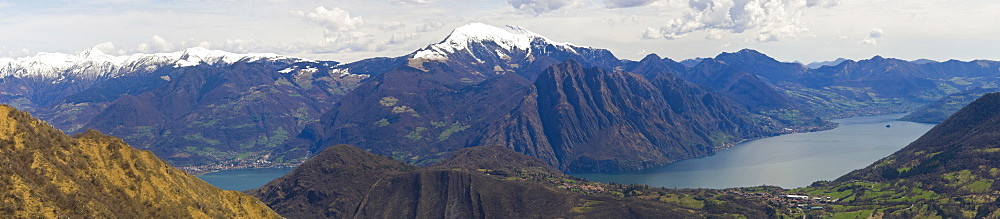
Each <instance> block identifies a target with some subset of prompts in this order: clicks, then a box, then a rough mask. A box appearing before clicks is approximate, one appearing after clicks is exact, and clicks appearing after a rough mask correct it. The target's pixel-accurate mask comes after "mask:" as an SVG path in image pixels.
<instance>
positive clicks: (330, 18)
mask: <svg viewBox="0 0 1000 219" xmlns="http://www.w3.org/2000/svg"><path fill="white" fill-rule="evenodd" d="M292 15H295V16H299V17H303V18H305V19H306V20H309V21H312V22H316V23H319V24H320V25H323V27H325V28H326V29H328V30H334V31H351V30H354V29H358V27H360V26H361V25H364V24H365V21H364V19H362V18H361V17H360V16H359V17H351V13H349V12H347V11H345V10H342V9H340V8H337V7H334V8H333V9H329V10H327V9H326V7H323V6H319V7H316V9H315V10H314V11H313V12H310V13H306V12H304V11H292Z"/></svg>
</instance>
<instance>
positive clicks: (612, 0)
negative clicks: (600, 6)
mask: <svg viewBox="0 0 1000 219" xmlns="http://www.w3.org/2000/svg"><path fill="white" fill-rule="evenodd" d="M656 1H658V0H604V7H605V8H631V7H639V6H646V5H649V4H651V3H653V2H656Z"/></svg>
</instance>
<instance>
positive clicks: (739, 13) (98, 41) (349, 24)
mask: <svg viewBox="0 0 1000 219" xmlns="http://www.w3.org/2000/svg"><path fill="white" fill-rule="evenodd" d="M996 11H1000V1H995V0H921V1H913V0H461V1H459V0H382V1H375V0H343V1H313V0H241V1H235V0H230V1H227V0H167V1H154V0H95V1H73V0H62V1H10V0H0V33H3V34H0V57H21V56H26V55H33V54H35V53H38V52H64V53H76V52H79V51H83V50H86V49H89V48H91V47H97V48H99V49H101V50H102V51H104V52H106V53H109V54H130V53H137V52H143V53H151V52H173V51H177V50H182V49H184V48H189V47H195V46H200V47H206V48H210V49H220V50H226V51H231V52H241V53H249V52H270V53H278V54H285V55H293V56H299V57H304V58H311V59H321V60H335V61H354V60H358V59H363V58H369V57H376V56H399V55H404V54H408V53H410V52H412V51H414V50H417V49H419V48H423V47H425V46H427V45H428V44H431V43H435V42H438V41H440V40H442V39H444V38H445V37H446V36H447V35H448V33H449V32H450V30H451V29H453V28H455V27H458V26H461V25H464V24H467V23H471V22H481V23H486V24H491V25H496V26H502V25H517V26H523V27H525V28H527V29H529V30H532V31H533V32H536V33H539V34H542V35H545V36H547V37H548V38H550V39H552V40H554V41H560V42H570V43H573V44H576V45H583V46H591V47H597V48H605V49H609V50H611V51H612V52H614V53H615V54H616V55H618V56H619V57H621V58H629V59H639V58H641V57H642V56H645V55H646V54H649V53H657V54H659V55H661V56H664V57H669V58H672V59H675V60H682V59H687V58H692V57H709V56H714V55H716V54H718V53H721V52H732V51H737V50H739V49H742V48H752V49H756V50H759V51H761V52H763V53H765V54H768V55H770V56H772V57H775V58H777V59H778V60H782V61H802V62H812V61H825V60H833V59H836V58H838V57H845V58H851V59H865V58H870V57H872V56H874V55H882V56H886V57H896V58H902V59H908V60H912V59H918V58H929V59H934V60H947V59H959V60H973V59H991V60H1000V52H998V51H1000V25H997V24H998V23H1000V13H995V12H996Z"/></svg>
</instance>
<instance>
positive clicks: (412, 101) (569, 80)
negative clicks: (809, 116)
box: [285, 59, 773, 172]
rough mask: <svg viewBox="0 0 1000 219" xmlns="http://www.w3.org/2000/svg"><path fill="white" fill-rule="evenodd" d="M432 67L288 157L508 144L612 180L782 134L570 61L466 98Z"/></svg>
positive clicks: (351, 99)
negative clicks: (343, 147) (344, 146)
mask: <svg viewBox="0 0 1000 219" xmlns="http://www.w3.org/2000/svg"><path fill="white" fill-rule="evenodd" d="M423 67H424V69H426V70H427V71H423V70H420V69H414V68H407V67H404V68H400V69H397V70H395V71H391V72H388V73H386V74H383V75H382V76H379V77H376V78H372V79H371V80H370V81H368V82H366V83H365V84H364V85H362V86H360V87H359V88H357V89H356V90H355V91H354V92H352V93H351V94H350V95H348V96H346V97H345V98H343V99H342V100H341V101H340V102H338V103H337V104H336V105H335V106H334V108H333V109H332V110H331V111H330V112H328V113H326V114H325V116H324V117H323V119H322V120H321V121H320V122H319V123H317V124H314V125H310V126H308V128H307V129H306V130H305V131H303V132H302V134H301V135H299V137H298V138H297V139H295V140H293V141H292V142H290V143H289V145H288V147H295V146H294V145H295V144H305V145H311V148H312V149H311V151H313V152H317V151H320V150H322V149H323V148H325V146H326V145H333V144H339V143H350V144H356V145H358V146H359V147H361V148H364V149H366V150H371V151H372V152H375V153H379V154H385V155H392V156H393V157H396V158H398V159H402V160H404V161H407V162H410V163H417V164H423V163H431V162H434V161H437V160H439V159H440V158H442V157H443V156H445V155H447V153H449V152H451V151H454V150H457V149H460V148H464V147H471V146H476V145H483V144H498V145H505V146H506V147H508V148H511V149H513V150H515V151H517V152H520V153H523V154H526V155H529V156H533V157H537V158H540V159H542V160H544V161H546V162H547V163H549V164H550V165H552V166H555V167H558V168H560V169H564V170H568V171H573V172H608V171H622V170H634V169H641V168H648V167H652V166H656V165H662V164H665V163H669V162H673V161H677V160H681V159H687V158H692V157H699V156H705V155H708V154H712V153H714V152H715V150H718V149H719V148H722V147H724V146H725V145H726V144H727V143H731V142H735V141H739V140H742V139H751V138H757V137H761V136H767V135H770V134H771V133H773V132H771V131H768V130H767V129H765V128H762V126H761V125H760V124H758V123H756V122H754V121H752V120H751V119H748V117H747V116H746V115H747V113H746V112H745V111H740V110H738V109H737V108H736V107H734V106H733V105H732V103H730V102H727V101H726V100H721V99H720V98H718V97H715V96H713V95H712V94H709V93H707V92H704V91H701V90H698V89H696V88H692V87H690V86H689V85H688V84H686V83H679V81H678V80H676V79H675V78H672V77H671V76H669V73H661V74H666V75H665V76H662V77H661V78H662V79H658V80H656V82H657V84H656V85H654V84H653V83H650V82H649V81H647V80H645V79H644V78H643V77H641V76H638V75H635V74H630V73H611V72H605V71H603V70H601V69H600V68H596V67H595V68H585V67H583V66H582V65H581V64H579V63H577V62H575V61H572V59H570V60H569V61H567V62H566V63H563V64H559V65H557V66H553V67H550V68H548V69H547V70H546V71H544V72H542V73H540V74H537V75H539V76H538V79H537V80H536V81H535V83H534V84H531V83H529V82H528V81H527V80H525V79H524V78H523V77H521V76H518V75H515V74H505V75H500V76H498V77H496V78H493V79H489V80H486V81H484V82H481V83H479V84H476V85H472V86H464V87H462V86H457V85H456V84H459V85H460V84H461V83H463V82H462V81H461V79H460V78H457V77H461V76H463V73H462V72H457V69H453V68H450V66H449V65H447V64H445V63H425V64H424V66H423ZM657 86H661V87H662V89H661V88H660V87H657ZM663 94H670V95H672V96H671V98H669V99H668V98H665V97H664V96H663ZM716 99H720V100H716ZM672 106H676V107H677V109H673V107H672ZM621 142H632V143H630V144H621ZM289 151H291V150H289ZM302 152H306V151H302ZM306 155H307V153H296V152H292V153H288V154H286V155H285V156H290V157H301V156H306ZM624 160H629V161H630V162H623V161H624Z"/></svg>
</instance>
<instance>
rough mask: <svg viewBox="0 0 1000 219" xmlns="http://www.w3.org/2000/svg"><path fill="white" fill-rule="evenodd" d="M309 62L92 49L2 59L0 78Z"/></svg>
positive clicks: (207, 53)
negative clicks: (74, 52) (119, 54)
mask: <svg viewBox="0 0 1000 219" xmlns="http://www.w3.org/2000/svg"><path fill="white" fill-rule="evenodd" d="M260 60H272V61H287V62H295V61H308V60H304V59H299V58H295V57H288V56H281V55H277V54H272V53H263V54H236V53H230V52H225V51H220V50H209V49H206V48H200V47H195V48H189V49H185V50H183V51H178V52H173V53H154V54H142V53H137V54H132V55H125V56H114V55H108V54H106V53H104V52H103V51H101V50H100V49H97V48H90V49H88V50H85V51H83V52H80V53H78V54H76V55H71V54H64V53H38V54H37V55H35V56H29V57H21V58H0V78H3V77H8V76H13V77H18V78H22V77H41V78H48V79H56V78H65V76H67V75H73V76H77V77H84V78H97V77H119V76H122V75H125V74H130V73H135V72H152V71H155V70H156V69H159V68H161V67H165V66H173V67H188V66H197V65H201V64H208V65H229V64H233V63H236V62H239V61H247V62H254V61H260Z"/></svg>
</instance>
